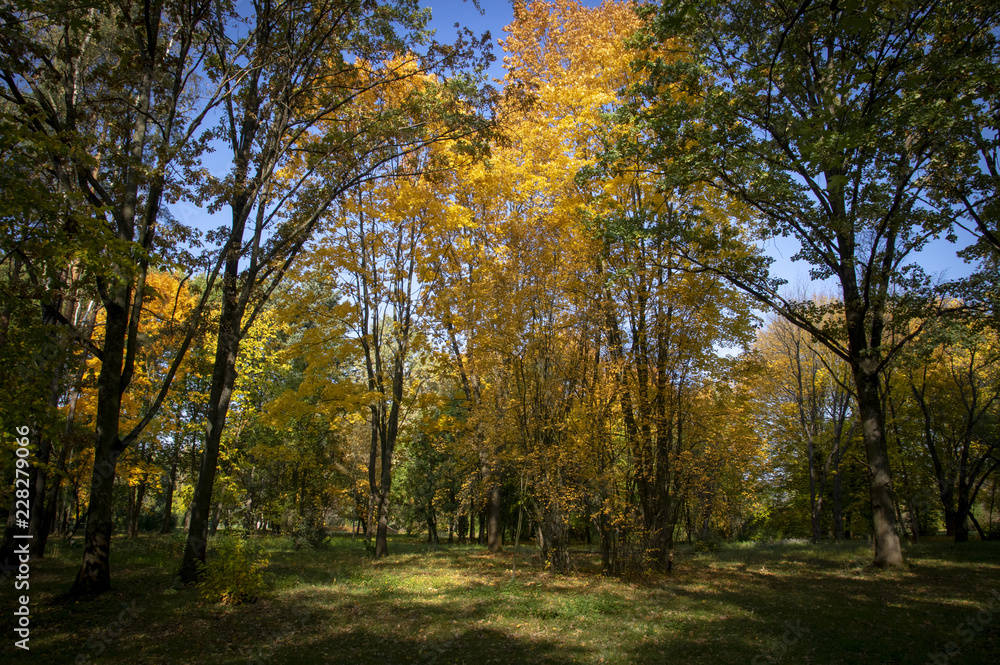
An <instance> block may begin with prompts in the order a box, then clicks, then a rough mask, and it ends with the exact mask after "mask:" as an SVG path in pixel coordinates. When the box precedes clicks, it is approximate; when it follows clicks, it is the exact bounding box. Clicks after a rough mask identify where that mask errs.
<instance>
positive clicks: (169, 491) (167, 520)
mask: <svg viewBox="0 0 1000 665" xmlns="http://www.w3.org/2000/svg"><path fill="white" fill-rule="evenodd" d="M179 452H180V443H178V442H176V440H175V444H174V455H173V459H171V460H170V474H169V475H168V476H167V482H166V491H165V492H164V497H163V523H162V524H161V525H160V533H161V534H168V533H170V532H171V531H173V530H174V524H173V516H174V485H176V484H177V458H178V457H179Z"/></svg>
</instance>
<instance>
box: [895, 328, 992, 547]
mask: <svg viewBox="0 0 1000 665" xmlns="http://www.w3.org/2000/svg"><path fill="white" fill-rule="evenodd" d="M914 347H915V348H914V349H913V353H912V354H911V356H910V357H909V358H907V361H908V362H906V363H905V365H904V366H903V367H902V368H900V370H899V372H898V374H899V375H901V376H900V377H899V378H900V379H901V380H902V381H901V382H902V383H904V385H901V386H899V388H901V389H903V390H905V391H906V392H907V393H909V398H910V399H909V400H907V401H908V402H909V405H908V406H909V408H908V409H907V410H906V413H909V414H910V418H911V419H912V422H915V423H921V425H922V427H921V428H920V430H921V431H920V433H919V436H920V439H921V440H922V442H923V445H924V448H925V449H926V452H927V455H928V457H929V458H930V462H931V467H932V477H933V478H934V480H935V481H936V485H937V490H938V496H939V497H940V501H941V505H942V506H943V507H944V515H945V527H946V530H947V533H948V535H953V536H954V537H955V541H956V542H964V541H967V540H968V539H969V525H968V521H969V519H971V520H973V523H974V524H975V525H976V528H977V530H979V532H980V535H981V536H983V538H984V540H985V539H986V534H985V533H984V532H983V530H982V527H981V526H980V525H979V523H978V522H977V521H975V516H974V515H973V512H972V508H973V506H974V505H975V502H976V498H977V497H978V495H979V492H980V490H981V489H982V487H983V485H984V483H985V482H986V481H987V480H988V478H989V477H990V475H991V474H993V473H994V472H995V471H996V470H997V469H998V468H1000V446H998V444H997V441H996V437H995V435H994V432H995V429H996V426H997V421H996V416H997V406H998V401H1000V377H998V374H997V364H998V362H1000V358H998V356H997V348H996V337H995V334H993V333H991V332H989V331H988V330H987V331H979V330H975V328H974V327H972V326H969V325H968V324H967V323H963V322H953V321H939V322H933V323H931V324H929V326H928V329H927V330H925V333H924V335H922V336H921V338H920V339H919V340H918V345H917V344H915V345H914ZM900 416H901V417H902V416H903V414H902V413H901V414H900Z"/></svg>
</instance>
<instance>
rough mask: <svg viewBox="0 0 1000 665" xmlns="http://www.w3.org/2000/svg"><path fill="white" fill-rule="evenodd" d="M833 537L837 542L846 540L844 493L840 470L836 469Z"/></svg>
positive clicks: (834, 475)
mask: <svg viewBox="0 0 1000 665" xmlns="http://www.w3.org/2000/svg"><path fill="white" fill-rule="evenodd" d="M832 504H833V537H834V539H835V540H843V539H844V491H843V486H842V484H841V480H840V468H839V467H838V468H836V469H834V474H833V501H832Z"/></svg>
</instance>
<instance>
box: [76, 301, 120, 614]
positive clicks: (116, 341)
mask: <svg viewBox="0 0 1000 665" xmlns="http://www.w3.org/2000/svg"><path fill="white" fill-rule="evenodd" d="M130 301H131V288H129V287H124V288H119V289H117V290H116V292H115V293H114V295H113V297H111V296H108V297H105V298H104V313H105V327H104V349H103V357H102V359H101V372H100V374H99V375H98V378H97V413H96V417H95V421H96V424H97V440H96V442H95V444H94V470H93V475H92V477H91V481H90V504H89V506H88V508H87V531H86V534H85V536H84V550H83V565H82V566H81V567H80V570H79V571H78V572H77V575H76V580H75V581H74V582H73V586H72V587H71V588H70V590H69V595H71V596H89V595H97V594H100V593H103V592H105V591H108V590H109V589H111V558H110V548H111V531H112V526H113V518H114V485H115V469H116V467H117V465H118V456H119V455H121V453H122V451H123V450H124V446H123V445H122V441H121V439H120V438H119V434H118V426H119V416H120V413H121V397H122V392H123V389H124V386H123V385H122V384H123V378H124V377H123V374H122V369H123V364H124V360H125V339H126V335H127V333H128V325H129V308H128V303H129V302H130Z"/></svg>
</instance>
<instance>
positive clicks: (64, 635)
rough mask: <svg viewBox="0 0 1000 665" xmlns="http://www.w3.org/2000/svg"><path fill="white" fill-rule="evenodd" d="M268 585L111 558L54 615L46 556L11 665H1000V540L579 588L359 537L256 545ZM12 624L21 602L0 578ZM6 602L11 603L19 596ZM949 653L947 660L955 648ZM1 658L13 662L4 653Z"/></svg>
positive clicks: (571, 579)
mask: <svg viewBox="0 0 1000 665" xmlns="http://www.w3.org/2000/svg"><path fill="white" fill-rule="evenodd" d="M261 542H262V544H263V546H264V547H265V548H266V549H268V550H269V554H270V558H271V562H270V566H269V569H268V572H269V576H270V581H271V590H270V592H269V593H268V594H266V595H265V596H264V597H263V598H262V599H261V600H260V601H258V602H257V603H254V604H248V605H240V606H235V607H228V606H221V605H214V604H210V603H206V602H203V601H202V600H201V598H200V597H199V595H198V592H197V590H194V589H184V590H180V591H175V590H173V589H171V587H170V585H171V581H172V573H173V571H175V570H176V568H177V566H178V562H179V559H180V553H181V548H182V545H183V542H182V540H181V539H180V538H178V537H173V538H171V537H162V536H143V537H140V538H138V539H132V540H125V539H122V540H118V539H116V541H115V542H114V544H113V549H112V555H113V564H114V568H113V570H112V577H113V579H114V581H115V590H114V591H112V592H111V593H109V594H105V595H104V596H102V597H99V598H97V599H95V600H90V601H79V602H69V603H65V602H60V601H59V598H58V596H59V594H61V593H62V592H64V591H65V590H66V589H67V588H68V586H69V584H70V582H71V580H72V577H73V575H74V574H75V571H76V568H77V566H78V565H79V561H80V560H81V557H82V552H81V548H80V546H79V545H72V546H71V545H67V544H65V543H61V542H55V543H53V544H52V552H51V556H50V557H48V558H46V559H45V560H43V561H36V562H33V563H32V564H31V573H30V574H31V577H30V581H31V590H30V594H31V608H32V616H31V641H30V645H31V651H30V652H24V651H22V650H20V649H15V648H13V644H12V643H13V640H14V638H11V637H10V636H11V635H12V634H13V633H12V632H11V630H10V629H9V627H6V629H5V630H4V634H5V635H6V636H8V637H7V638H6V639H5V644H4V653H5V654H6V653H11V654H13V655H14V661H13V662H24V663H39V664H43V663H44V664H45V665H52V664H59V663H76V662H94V663H99V662H106V663H144V664H150V665H154V664H155V665H160V664H168V663H170V664H177V665H182V664H186V663H198V664H199V665H200V664H203V663H204V664H234V665H235V664H236V663H239V664H241V665H244V664H248V663H258V664H260V663H273V664H275V665H278V664H284V663H379V664H397V663H425V664H428V665H429V664H432V663H433V664H435V665H442V664H445V663H470V664H473V665H487V664H489V663H515V662H531V663H621V664H624V663H668V662H669V663H706V664H707V663H711V664H713V665H715V664H721V665H724V664H730V663H732V664H736V663H754V664H761V663H851V664H854V663H861V664H863V663H879V665H887V664H892V663H899V664H904V663H915V664H920V665H924V664H925V663H944V662H948V663H956V664H957V663H972V664H975V663H984V664H986V663H994V662H996V654H997V653H1000V544H998V543H979V542H971V543H966V544H964V545H961V546H956V545H954V544H952V543H947V542H938V543H927V544H921V545H918V546H911V547H909V548H907V550H906V552H905V554H906V556H907V565H906V567H905V568H903V569H902V570H898V571H889V572H881V571H877V570H870V569H868V568H867V567H866V564H867V562H868V561H869V559H870V556H871V553H870V551H869V549H868V547H867V545H865V544H859V543H850V542H848V543H838V544H834V543H830V544H822V545H809V544H787V543H786V544H777V545H747V544H733V545H728V546H724V547H723V548H722V549H721V550H719V551H717V552H712V553H693V552H691V551H690V550H686V551H685V550H683V549H682V550H681V551H680V552H679V554H678V558H677V564H676V569H675V572H674V573H673V574H671V575H669V576H658V577H651V578H648V579H645V580H642V581H635V582H626V581H621V580H617V579H610V578H605V577H602V576H601V575H600V574H599V573H598V572H597V564H598V560H597V557H596V555H595V554H577V555H575V557H574V558H575V561H576V562H577V565H578V570H577V571H576V572H575V573H573V574H570V575H551V574H549V573H547V572H545V571H544V570H543V569H542V567H541V565H540V563H539V562H538V560H537V557H535V556H533V555H534V554H535V552H534V550H532V549H530V548H524V549H522V550H521V553H520V554H519V559H518V565H517V571H518V573H517V577H516V578H515V579H512V578H511V572H510V569H511V563H512V555H511V554H510V553H509V552H506V553H504V554H502V555H499V556H490V555H489V554H487V553H486V552H485V551H484V550H483V549H482V548H480V547H477V546H463V545H454V546H438V547H430V546H428V545H426V544H424V543H422V542H420V541H419V540H417V539H415V538H409V537H406V536H397V537H395V538H392V539H390V543H389V547H390V552H391V553H392V554H391V556H390V557H389V558H388V559H386V560H383V561H379V562H373V561H371V560H370V559H368V558H366V557H365V555H364V547H363V545H362V543H361V542H360V541H353V542H352V541H351V540H350V538H349V537H341V536H338V537H335V538H334V539H333V540H332V543H331V545H330V547H328V548H327V549H325V550H321V551H311V550H298V551H296V550H294V549H293V548H292V543H291V541H290V540H288V539H277V538H273V539H263V540H262V541H261ZM4 584H5V587H6V589H5V593H4V594H3V602H2V607H0V609H2V612H3V616H4V621H5V626H9V623H7V622H10V621H11V618H12V617H13V611H14V608H15V605H14V602H13V598H12V597H13V596H14V595H18V594H20V593H22V592H14V591H13V589H12V583H11V582H4ZM8 591H9V592H10V593H8ZM949 652H950V653H951V656H948V655H947V654H948V653H949ZM4 661H5V662H10V661H9V660H8V659H7V658H5V659H4Z"/></svg>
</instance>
